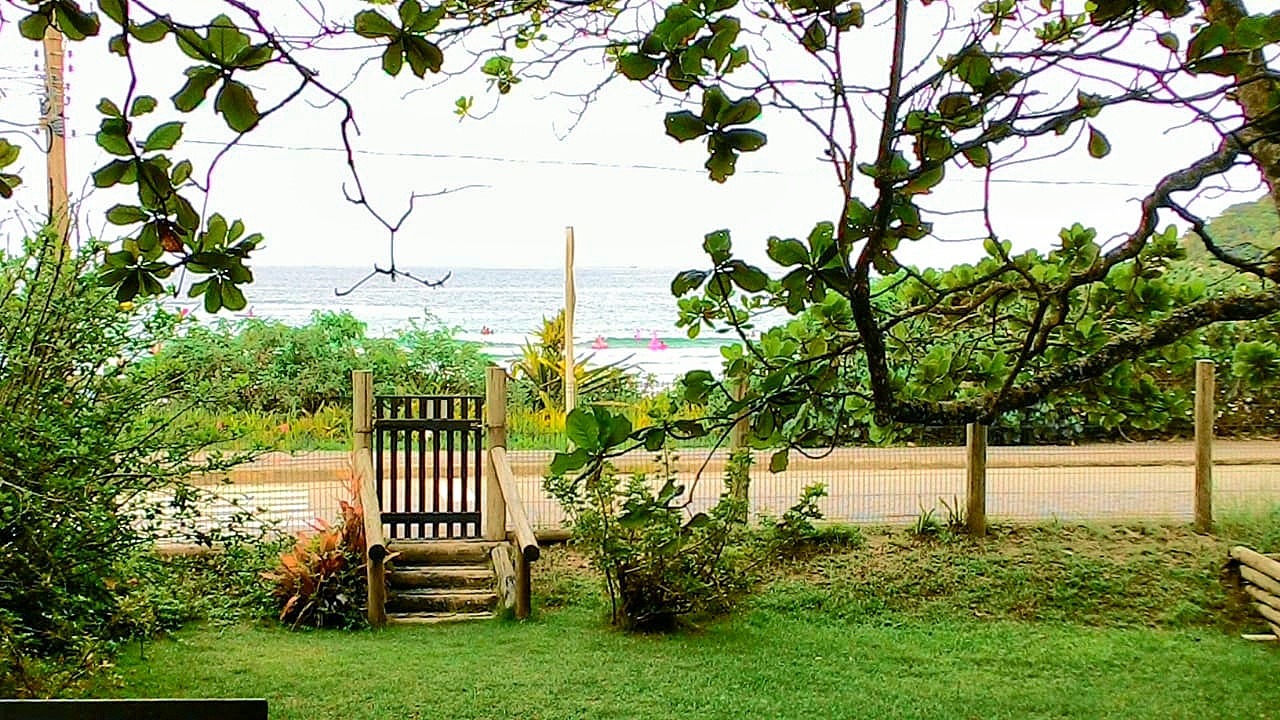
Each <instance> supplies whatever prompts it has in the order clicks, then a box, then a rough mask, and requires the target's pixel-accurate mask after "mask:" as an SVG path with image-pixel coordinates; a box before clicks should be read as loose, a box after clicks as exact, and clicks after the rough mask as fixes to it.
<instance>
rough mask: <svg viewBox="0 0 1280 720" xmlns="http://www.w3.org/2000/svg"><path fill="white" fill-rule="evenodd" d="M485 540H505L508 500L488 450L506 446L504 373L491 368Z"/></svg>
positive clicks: (488, 377) (487, 376)
mask: <svg viewBox="0 0 1280 720" xmlns="http://www.w3.org/2000/svg"><path fill="white" fill-rule="evenodd" d="M484 426H485V456H484V476H485V483H484V539H485V540H504V539H506V537H507V501H506V499H505V498H503V497H502V487H501V485H500V484H499V483H498V469H497V467H496V466H495V465H494V462H493V455H491V454H490V453H489V452H488V451H489V450H490V449H492V448H495V447H503V448H505V447H506V446H507V371H506V370H505V369H504V368H501V367H498V366H497V365H490V366H489V367H488V368H487V369H486V370H485V373H484Z"/></svg>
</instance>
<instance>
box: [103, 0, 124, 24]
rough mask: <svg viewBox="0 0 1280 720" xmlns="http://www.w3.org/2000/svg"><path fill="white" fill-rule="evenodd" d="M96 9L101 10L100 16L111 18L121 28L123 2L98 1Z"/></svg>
mask: <svg viewBox="0 0 1280 720" xmlns="http://www.w3.org/2000/svg"><path fill="white" fill-rule="evenodd" d="M98 7H99V8H101V10H102V14H104V15H106V16H107V17H109V18H111V19H112V20H114V21H115V22H116V24H117V25H120V26H121V27H123V26H124V23H125V19H126V18H125V3H124V0H98Z"/></svg>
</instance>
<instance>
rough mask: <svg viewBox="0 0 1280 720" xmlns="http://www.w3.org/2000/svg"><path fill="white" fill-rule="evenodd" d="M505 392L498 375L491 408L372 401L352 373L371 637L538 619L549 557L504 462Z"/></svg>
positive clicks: (354, 463)
mask: <svg viewBox="0 0 1280 720" xmlns="http://www.w3.org/2000/svg"><path fill="white" fill-rule="evenodd" d="M506 383H507V375H506V371H505V370H503V369H502V368H500V367H497V366H490V367H489V368H488V369H487V370H486V372H485V395H484V396H483V397H481V396H476V395H462V396H445V395H423V396H401V395H388V396H382V395H378V396H375V395H374V394H373V377H372V375H371V374H370V373H369V372H368V371H365V370H357V371H355V372H353V373H352V399H353V412H352V428H353V430H354V432H353V438H352V446H353V448H352V453H351V469H352V474H353V479H354V483H355V485H356V487H357V489H358V490H357V492H358V495H359V505H360V511H361V516H362V519H363V523H364V541H365V575H366V581H367V583H368V585H367V587H368V590H369V602H368V606H367V611H368V617H369V624H370V625H373V626H374V627H379V626H382V625H385V624H387V623H388V622H397V623H440V622H450V621H457V620H481V619H486V618H492V617H494V615H495V614H496V613H498V612H501V611H506V610H510V611H512V612H513V613H514V615H515V617H516V618H517V619H524V618H527V617H529V614H530V611H531V606H532V601H531V597H530V567H529V566H530V564H532V563H533V562H534V561H536V560H537V559H538V557H539V555H540V552H541V551H540V549H539V548H538V539H537V537H536V536H535V535H534V533H533V527H532V525H531V524H530V522H529V515H528V513H527V512H526V511H525V509H524V503H523V502H522V501H521V498H520V491H519V488H518V487H517V485H516V480H515V475H514V474H513V473H512V471H511V462H510V459H509V458H508V457H507V451H506V443H507V440H506V437H507V432H506V408H507V390H506ZM482 414H483V417H482Z"/></svg>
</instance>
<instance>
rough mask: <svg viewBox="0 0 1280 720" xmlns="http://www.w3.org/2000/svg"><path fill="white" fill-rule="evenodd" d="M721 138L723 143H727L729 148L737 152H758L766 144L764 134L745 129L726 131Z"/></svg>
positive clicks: (766, 140)
mask: <svg viewBox="0 0 1280 720" xmlns="http://www.w3.org/2000/svg"><path fill="white" fill-rule="evenodd" d="M723 137H724V140H725V143H727V144H728V145H729V147H731V148H733V149H734V150H737V151H739V152H751V151H753V150H759V149H760V148H762V147H764V146H765V143H766V142H768V139H767V138H766V137H765V134H764V133H762V132H760V131H759V130H749V129H747V128H735V129H733V130H726V131H725V132H724V133H723Z"/></svg>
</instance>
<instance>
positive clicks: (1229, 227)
mask: <svg viewBox="0 0 1280 720" xmlns="http://www.w3.org/2000/svg"><path fill="white" fill-rule="evenodd" d="M1209 236H1210V237H1212V238H1214V240H1215V241H1216V242H1217V243H1218V244H1219V245H1221V246H1222V247H1224V248H1228V249H1230V250H1231V251H1232V253H1233V254H1234V255H1236V256H1238V257H1241V258H1250V257H1261V256H1262V255H1264V254H1266V253H1267V252H1270V251H1272V250H1275V249H1276V247H1277V246H1280V217H1278V216H1277V214H1276V206H1275V203H1274V202H1272V200H1271V198H1270V197H1268V196H1263V197H1261V198H1258V199H1257V200H1254V201H1253V202H1247V203H1240V204H1238V205H1232V206H1231V207H1229V208H1227V209H1226V210H1224V211H1223V213H1222V214H1221V215H1219V216H1218V217H1216V218H1213V219H1212V220H1210V221H1209ZM1185 242H1186V248H1187V256H1188V257H1189V258H1192V259H1196V258H1201V257H1204V256H1205V255H1207V254H1208V250H1207V249H1205V246H1204V243H1203V242H1201V240H1200V237H1199V236H1198V235H1196V234H1195V233H1188V235H1187V239H1186V241H1185Z"/></svg>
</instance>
